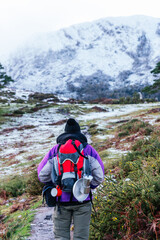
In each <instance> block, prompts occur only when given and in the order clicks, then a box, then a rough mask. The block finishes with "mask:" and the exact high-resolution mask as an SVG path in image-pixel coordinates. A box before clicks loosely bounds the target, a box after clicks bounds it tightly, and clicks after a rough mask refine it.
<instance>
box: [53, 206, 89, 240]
mask: <svg viewBox="0 0 160 240" xmlns="http://www.w3.org/2000/svg"><path fill="white" fill-rule="evenodd" d="M60 209H61V213H60V212H59V211H58V207H57V206H56V208H55V210H54V213H53V222H54V234H55V239H56V240H70V226H71V223H72V219H73V224H74V235H73V239H74V240H81V239H83V240H88V238H89V225H90V219H91V210H92V207H91V202H87V203H84V204H81V205H73V206H60Z"/></svg>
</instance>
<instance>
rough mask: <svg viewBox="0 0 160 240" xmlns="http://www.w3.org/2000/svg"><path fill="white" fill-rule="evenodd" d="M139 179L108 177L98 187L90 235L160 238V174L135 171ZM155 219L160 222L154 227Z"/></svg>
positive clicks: (117, 237) (101, 237)
mask: <svg viewBox="0 0 160 240" xmlns="http://www.w3.org/2000/svg"><path fill="white" fill-rule="evenodd" d="M135 179H136V180H135V181H132V180H129V179H128V180H129V181H127V179H126V181H125V179H121V180H116V181H115V180H114V181H113V178H111V177H108V178H106V179H105V181H104V183H103V185H102V186H101V187H99V188H98V190H97V192H96V196H95V200H94V206H95V209H96V212H94V211H93V213H92V218H91V231H90V239H94V240H101V239H144V238H145V239H148V240H149V239H150V240H153V239H159V238H160V226H159V225H158V217H157V216H159V215H157V214H158V212H159V210H160V201H159V198H160V187H159V186H160V176H159V175H155V176H154V175H153V174H152V173H151V172H149V173H146V172H145V171H143V170H140V171H135ZM154 222H157V226H156V229H154V228H151V226H152V224H154ZM158 231H159V232H158ZM157 236H158V238H156V237H157Z"/></svg>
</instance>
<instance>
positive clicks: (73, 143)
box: [72, 140, 88, 159]
mask: <svg viewBox="0 0 160 240" xmlns="http://www.w3.org/2000/svg"><path fill="white" fill-rule="evenodd" d="M72 145H73V146H74V148H75V149H76V150H77V152H78V153H79V155H80V156H82V157H84V158H86V159H88V157H86V156H84V155H83V154H82V153H81V152H80V150H79V148H78V147H77V146H76V144H75V141H74V140H72ZM83 147H84V145H83Z"/></svg>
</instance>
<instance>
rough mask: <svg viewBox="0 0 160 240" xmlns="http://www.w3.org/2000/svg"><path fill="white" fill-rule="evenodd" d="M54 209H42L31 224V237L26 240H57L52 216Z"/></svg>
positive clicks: (39, 209) (38, 210)
mask: <svg viewBox="0 0 160 240" xmlns="http://www.w3.org/2000/svg"><path fill="white" fill-rule="evenodd" d="M53 209H54V208H49V207H40V208H38V209H37V210H36V211H37V213H36V215H35V218H34V220H33V222H32V224H31V236H30V237H28V238H27V239H26V240H55V238H54V233H53V221H52V214H53Z"/></svg>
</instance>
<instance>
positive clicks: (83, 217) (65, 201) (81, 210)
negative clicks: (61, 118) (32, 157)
mask: <svg viewBox="0 0 160 240" xmlns="http://www.w3.org/2000/svg"><path fill="white" fill-rule="evenodd" d="M82 146H83V147H82ZM69 149H71V150H74V151H72V152H74V153H73V155H74V154H78V157H79V159H80V158H81V160H82V159H83V162H85V161H86V163H85V166H82V167H81V169H80V168H79V169H77V170H75V169H74V168H73V169H72V171H73V170H74V176H75V175H76V174H75V171H76V172H77V176H78V174H79V176H78V178H80V174H82V173H80V171H86V172H87V171H88V169H89V171H90V174H91V175H92V180H91V183H90V188H91V189H95V188H96V187H97V186H98V185H99V184H101V183H102V181H103V178H104V165H103V163H102V160H101V159H100V156H99V155H98V153H97V152H96V150H95V149H94V148H93V147H92V146H91V145H89V144H88V143H87V138H86V136H85V135H84V134H82V133H81V129H80V126H79V124H78V122H77V121H75V119H73V118H70V119H68V121H67V122H66V125H65V132H64V133H62V134H61V135H59V136H58V138H57V145H55V146H54V147H53V148H52V149H51V150H50V151H49V152H48V153H47V154H46V156H45V157H44V158H43V160H42V161H41V162H40V164H39V166H38V177H39V180H40V181H41V182H43V183H47V182H51V181H52V182H54V183H55V184H57V182H58V181H59V178H56V176H55V175H56V174H57V172H58V171H59V173H58V174H63V177H64V179H63V177H62V175H61V181H60V183H59V185H60V187H62V194H61V196H59V197H57V198H56V199H57V204H56V207H55V209H54V213H53V221H54V234H55V239H58V240H69V239H70V226H71V224H72V220H73V223H74V240H80V239H83V240H88V238H89V225H90V218H91V209H92V206H91V201H92V196H91V191H90V194H88V195H87V198H86V199H85V200H84V201H78V200H77V199H76V198H75V196H73V193H72V192H67V191H65V190H63V189H64V186H63V184H62V182H63V183H64V185H65V184H66V186H65V187H66V188H67V187H68V185H67V184H71V182H72V180H73V179H72V178H70V179H69V181H68V180H67V175H73V174H72V172H68V173H64V172H63V171H64V169H65V168H66V167H62V166H60V165H59V162H60V161H61V155H62V156H66V155H65V154H70V150H69ZM78 149H80V152H79V150H78ZM63 151H64V153H63ZM60 152H61V153H60ZM77 152H78V153H77ZM60 154H61V155H60ZM69 156H70V158H72V153H71V154H70V155H69ZM72 161H73V160H72ZM78 161H80V160H78ZM87 161H88V163H89V164H88V167H87ZM64 162H65V163H64ZM64 162H63V164H69V163H68V162H67V161H66V160H65V161H64ZM69 162H71V161H69ZM71 164H73V163H71ZM81 164H82V163H81ZM83 164H84V163H83ZM55 168H56V169H55ZM70 168H71V166H70ZM77 168H78V163H77ZM53 169H54V171H53ZM84 169H87V170H84ZM65 176H66V179H65ZM65 180H66V183H65ZM76 180H77V179H76Z"/></svg>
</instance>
